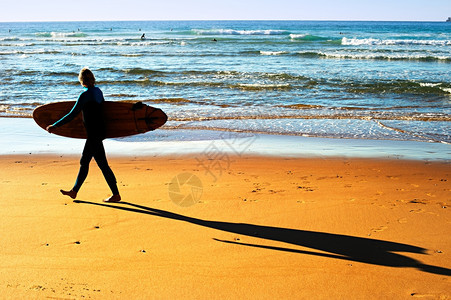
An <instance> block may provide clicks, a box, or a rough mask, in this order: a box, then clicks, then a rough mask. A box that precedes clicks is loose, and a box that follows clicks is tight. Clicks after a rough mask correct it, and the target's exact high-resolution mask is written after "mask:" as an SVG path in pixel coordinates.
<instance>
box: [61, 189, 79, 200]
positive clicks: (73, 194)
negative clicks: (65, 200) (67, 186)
mask: <svg viewBox="0 0 451 300" xmlns="http://www.w3.org/2000/svg"><path fill="white" fill-rule="evenodd" d="M60 192H61V194H63V195H64V196H69V197H71V198H72V199H75V198H77V192H76V191H74V190H70V191H64V190H60Z"/></svg>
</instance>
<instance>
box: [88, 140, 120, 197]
mask: <svg viewBox="0 0 451 300" xmlns="http://www.w3.org/2000/svg"><path fill="white" fill-rule="evenodd" d="M95 148H96V151H95V152H94V159H95V160H96V163H97V165H98V166H99V168H100V170H101V171H102V173H103V176H104V177H105V180H106V182H107V183H108V186H109V187H110V190H111V192H112V193H113V196H115V195H117V196H118V195H119V190H118V188H117V184H116V177H115V176H114V173H113V171H112V170H111V168H110V166H109V165H108V161H107V158H106V154H105V148H104V147H103V142H102V140H98V141H96V147H95ZM116 198H117V197H116Z"/></svg>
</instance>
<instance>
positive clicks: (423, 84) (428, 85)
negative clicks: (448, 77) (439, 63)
mask: <svg viewBox="0 0 451 300" xmlns="http://www.w3.org/2000/svg"><path fill="white" fill-rule="evenodd" d="M439 85H441V83H427V82H426V83H423V82H420V86H424V87H434V86H439Z"/></svg>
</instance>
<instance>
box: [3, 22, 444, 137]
mask: <svg viewBox="0 0 451 300" xmlns="http://www.w3.org/2000/svg"><path fill="white" fill-rule="evenodd" d="M143 34H144V36H145V39H141V37H142V35H143ZM84 66H88V67H90V68H91V70H93V72H94V74H95V76H96V79H97V86H98V87H100V88H101V89H102V91H103V92H104V96H105V99H106V100H109V101H133V102H134V101H136V102H137V101H143V102H145V103H147V104H149V105H152V106H155V107H159V108H161V109H163V110H164V111H165V112H166V113H167V114H168V116H169V121H168V122H167V124H166V125H165V126H164V128H163V129H166V131H167V132H172V133H173V134H168V135H165V136H168V137H167V138H168V139H173V140H174V139H175V140H177V138H178V137H180V136H183V135H180V134H177V132H184V133H186V132H189V133H190V135H191V136H192V137H195V136H196V135H197V133H199V134H200V133H202V132H205V130H207V131H210V130H212V131H216V132H221V131H222V132H224V131H227V132H244V133H251V134H252V133H265V134H276V135H294V136H306V137H328V138H344V139H371V140H400V141H421V142H439V143H451V126H450V121H451V116H450V112H451V68H450V66H451V23H445V22H344V21H340V22H338V21H337V22H327V21H139V22H138V21H121V22H118V21H110V22H49V23H46V22H36V23H0V89H1V90H0V116H2V117H27V118H30V117H31V114H32V111H33V109H34V108H36V107H37V106H38V105H42V104H45V103H50V102H55V101H65V100H76V99H77V97H78V95H79V93H80V92H81V91H82V89H81V87H80V84H79V83H78V79H77V75H78V72H79V70H80V69H81V68H82V67H84ZM143 138H144V137H143ZM159 138H162V139H164V136H163V137H162V136H161V135H160V136H159ZM181 138H182V137H181ZM137 139H138V140H139V136H137Z"/></svg>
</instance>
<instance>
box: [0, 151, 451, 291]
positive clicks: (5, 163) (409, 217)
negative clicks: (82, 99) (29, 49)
mask: <svg viewBox="0 0 451 300" xmlns="http://www.w3.org/2000/svg"><path fill="white" fill-rule="evenodd" d="M110 165H111V167H112V169H113V171H114V172H115V174H116V177H117V178H118V184H119V189H120V191H121V195H122V198H123V202H122V203H117V204H106V203H103V202H102V201H101V200H102V199H103V198H105V197H107V196H108V192H109V190H108V186H107V184H106V182H105V181H104V179H103V177H102V174H101V172H100V171H99V169H98V168H97V166H96V165H95V163H94V162H92V163H91V170H90V173H89V175H88V178H87V181H86V182H85V184H84V186H83V187H82V189H81V190H80V192H79V194H78V197H77V200H76V201H72V199H70V198H67V197H64V196H62V195H61V194H60V193H59V189H60V188H64V189H68V188H70V187H71V186H72V184H73V182H74V180H75V176H76V174H77V171H78V158H77V157H71V156H63V157H60V156H35V155H26V156H25V155H24V156H3V157H0V195H1V196H0V214H1V216H0V236H1V239H0V243H1V244H0V255H1V259H0V272H1V273H0V275H1V276H0V298H5V299H31V298H38V299H41V298H42V299H49V298H50V299H86V298H88V299H89V298H92V299H115V298H117V299H177V298H178V299H181V298H188V299H275V298H278V299H337V298H342V299H350V298H357V299H388V298H391V299H412V298H416V297H421V298H424V299H450V298H451V282H450V279H451V277H450V275H451V270H450V268H451V255H450V253H451V234H450V233H451V215H450V210H451V207H450V206H449V205H450V201H451V193H450V191H451V184H450V180H451V178H450V173H451V168H450V165H449V164H446V163H439V162H434V163H431V162H424V161H395V160H371V159H344V158H336V159H320V158H309V159H307V158H269V157H232V158H231V160H230V161H228V162H222V164H221V165H220V164H211V162H209V161H203V162H202V161H199V159H196V157H158V158H133V157H129V158H112V159H110ZM178 184H180V186H178ZM182 200H183V201H188V202H185V203H184V204H182V202H181V201H182ZM190 201H191V202H190ZM176 202H177V203H176ZM180 204H182V205H184V206H181V205H180Z"/></svg>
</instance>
